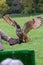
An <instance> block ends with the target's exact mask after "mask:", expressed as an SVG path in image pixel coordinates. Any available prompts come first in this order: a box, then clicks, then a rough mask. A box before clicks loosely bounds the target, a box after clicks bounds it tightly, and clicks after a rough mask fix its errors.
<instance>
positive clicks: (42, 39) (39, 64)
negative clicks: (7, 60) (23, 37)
mask: <svg viewBox="0 0 43 65" xmlns="http://www.w3.org/2000/svg"><path fill="white" fill-rule="evenodd" d="M37 16H41V17H43V14H40V15H34V16H33V15H31V16H25V17H24V16H19V17H16V16H15V17H14V16H13V17H12V19H13V20H15V21H17V23H18V24H20V26H21V27H23V25H24V23H25V22H26V21H28V20H29V19H31V18H34V17H37ZM0 29H2V30H3V31H4V32H5V33H6V34H7V35H9V36H10V37H13V38H17V36H16V29H15V28H14V27H12V26H11V25H9V24H7V23H6V22H5V21H4V20H3V19H2V18H0ZM27 35H28V36H29V37H30V38H31V40H30V42H28V43H22V44H16V45H14V46H10V45H9V43H8V42H6V41H3V44H4V48H5V50H34V51H35V59H36V65H43V25H42V26H41V27H40V28H39V29H37V30H31V31H30V32H29V33H28V34H27Z"/></svg>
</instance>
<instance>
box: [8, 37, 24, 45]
mask: <svg viewBox="0 0 43 65" xmlns="http://www.w3.org/2000/svg"><path fill="white" fill-rule="evenodd" d="M22 42H23V41H22V40H21V39H19V38H18V39H14V38H10V39H9V44H10V45H15V44H17V43H18V44H21V43H22Z"/></svg>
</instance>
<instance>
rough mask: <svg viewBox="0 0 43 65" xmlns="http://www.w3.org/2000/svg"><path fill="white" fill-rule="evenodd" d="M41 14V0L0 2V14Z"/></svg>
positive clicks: (42, 9)
mask: <svg viewBox="0 0 43 65" xmlns="http://www.w3.org/2000/svg"><path fill="white" fill-rule="evenodd" d="M6 12H7V13H8V14H14V13H17V14H30V13H43V0H0V14H2V13H6Z"/></svg>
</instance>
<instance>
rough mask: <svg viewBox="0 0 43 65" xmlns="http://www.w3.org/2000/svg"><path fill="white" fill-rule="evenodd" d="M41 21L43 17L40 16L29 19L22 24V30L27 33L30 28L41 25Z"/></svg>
mask: <svg viewBox="0 0 43 65" xmlns="http://www.w3.org/2000/svg"><path fill="white" fill-rule="evenodd" d="M42 22H43V18H41V17H37V18H34V19H32V20H30V21H27V22H26V23H25V24H24V27H23V31H24V32H25V33H28V32H29V31H30V30H32V29H37V28H39V27H40V26H41V24H42Z"/></svg>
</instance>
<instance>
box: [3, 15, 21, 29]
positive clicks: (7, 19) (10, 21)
mask: <svg viewBox="0 0 43 65" xmlns="http://www.w3.org/2000/svg"><path fill="white" fill-rule="evenodd" d="M2 17H3V19H4V20H5V21H6V22H7V23H8V24H10V25H12V26H14V27H16V28H20V26H19V25H18V24H17V22H16V21H13V20H12V19H10V18H9V16H7V15H3V16H2Z"/></svg>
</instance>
